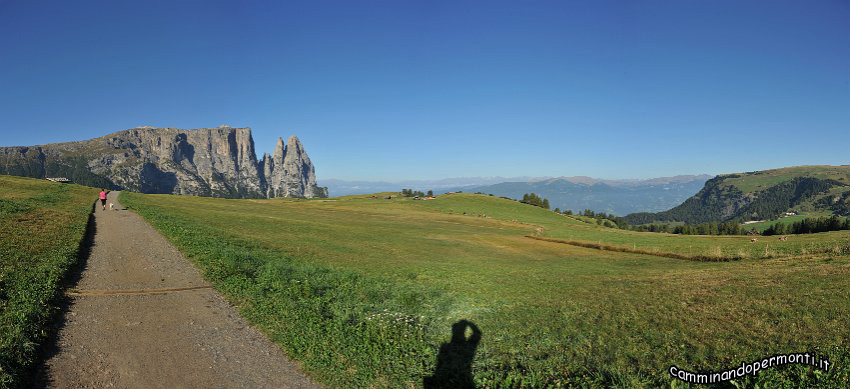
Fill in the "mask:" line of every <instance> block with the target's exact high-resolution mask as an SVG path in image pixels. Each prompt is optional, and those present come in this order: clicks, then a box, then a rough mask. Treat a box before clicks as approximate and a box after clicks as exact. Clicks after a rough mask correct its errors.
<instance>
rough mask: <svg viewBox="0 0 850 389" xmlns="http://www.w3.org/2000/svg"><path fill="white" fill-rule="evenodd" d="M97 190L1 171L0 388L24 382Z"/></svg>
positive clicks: (81, 236)
mask: <svg viewBox="0 0 850 389" xmlns="http://www.w3.org/2000/svg"><path fill="white" fill-rule="evenodd" d="M96 194H97V192H96V190H95V189H92V188H87V187H83V186H78V185H65V184H56V183H51V182H48V181H45V180H36V179H31V178H19V177H10V176H0V387H5V386H14V385H16V384H19V383H20V382H18V381H19V380H20V378H21V377H20V375H21V374H22V373H23V371H24V370H25V369H26V368H27V367H28V366H29V365H30V364H31V363H32V362H33V358H34V357H35V355H34V354H35V351H36V347H37V344H38V342H39V341H40V340H41V339H42V337H43V336H44V325H45V323H46V320H47V319H48V318H49V317H50V314H51V311H52V308H53V307H52V305H51V304H52V303H53V302H54V297H55V295H56V293H57V288H58V286H59V282H60V280H61V279H62V277H63V276H64V275H65V272H66V271H67V269H68V268H69V266H70V265H71V264H73V263H74V261H75V260H76V259H77V250H78V249H79V245H80V241H81V240H82V239H83V237H84V234H85V228H86V224H87V222H88V215H89V213H90V212H91V209H92V203H93V202H94V199H95V198H96V197H95V196H96Z"/></svg>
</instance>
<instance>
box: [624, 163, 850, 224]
mask: <svg viewBox="0 0 850 389" xmlns="http://www.w3.org/2000/svg"><path fill="white" fill-rule="evenodd" d="M790 211H794V212H795V213H796V212H798V211H803V212H828V213H833V214H836V215H843V216H847V215H850V166H847V165H842V166H830V165H808V166H791V167H785V168H778V169H769V170H762V171H753V172H745V173H733V174H722V175H718V176H717V177H714V178H712V179H711V180H708V181H706V183H705V186H704V187H703V188H702V189H700V191H699V192H697V194H695V195H694V196H692V197H690V198H688V199H687V200H685V201H684V202H683V203H682V204H680V205H678V206H676V207H673V208H671V209H669V210H666V211H663V212H656V213H648V212H642V213H633V214H629V215H627V216H625V217H624V219H625V221H626V222H628V223H629V224H648V223H655V222H684V223H689V224H698V223H707V222H728V221H737V222H744V221H750V220H770V219H775V218H776V217H778V216H780V215H781V214H782V213H784V212H790Z"/></svg>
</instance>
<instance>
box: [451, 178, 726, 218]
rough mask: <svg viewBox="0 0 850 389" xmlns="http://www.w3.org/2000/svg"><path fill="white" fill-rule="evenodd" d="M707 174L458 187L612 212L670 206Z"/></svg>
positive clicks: (689, 193)
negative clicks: (532, 194) (536, 196)
mask: <svg viewBox="0 0 850 389" xmlns="http://www.w3.org/2000/svg"><path fill="white" fill-rule="evenodd" d="M709 178H711V176H708V175H690V176H676V177H661V178H653V179H647V180H604V179H597V178H591V177H584V176H580V177H558V178H550V179H544V180H536V181H528V182H502V183H498V184H493V185H484V186H472V187H464V188H457V189H453V190H463V191H465V192H483V193H488V194H489V193H492V194H494V195H497V196H505V197H510V198H515V199H520V198H522V195H523V194H525V193H536V194H538V195H540V196H542V197H544V198H547V199H549V203H550V205H551V207H552V208H556V207H557V208H560V209H563V210H566V209H570V210H573V211H582V210H584V209H590V210H593V211H597V212H598V211H601V212H606V213H611V214H615V215H626V214H629V213H633V212H641V211H661V210H666V209H670V208H671V207H673V206H675V205H676V204H680V203H681V202H682V201H684V200H685V199H687V198H688V197H690V196H693V195H694V193H696V192H697V191H699V190H700V188H702V186H703V185H704V184H705V182H706V180H708V179H709Z"/></svg>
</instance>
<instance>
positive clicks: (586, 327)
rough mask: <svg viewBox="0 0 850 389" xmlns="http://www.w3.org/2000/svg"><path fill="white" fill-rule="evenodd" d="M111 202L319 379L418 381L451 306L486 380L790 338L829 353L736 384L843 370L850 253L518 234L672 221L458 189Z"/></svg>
mask: <svg viewBox="0 0 850 389" xmlns="http://www.w3.org/2000/svg"><path fill="white" fill-rule="evenodd" d="M122 202H123V203H124V205H127V206H129V207H131V209H133V210H134V211H136V212H139V213H140V214H141V215H142V216H143V217H144V218H145V219H147V220H148V221H150V222H151V223H152V224H153V225H154V226H155V227H156V228H157V229H159V230H160V231H161V232H162V233H163V234H164V235H165V236H167V237H168V238H169V239H170V240H171V241H172V242H174V243H175V245H176V246H177V247H178V248H179V249H180V250H181V251H182V252H184V253H185V254H186V255H187V256H188V257H189V258H191V259H192V260H193V261H194V262H195V263H196V264H197V265H198V266H199V267H200V268H201V269H202V270H203V271H204V274H205V276H206V277H207V278H208V279H210V280H211V281H212V282H213V283H214V284H215V285H216V287H217V288H219V289H220V290H222V291H223V292H224V293H225V294H226V295H227V296H229V297H230V298H231V300H232V301H234V302H235V303H236V304H237V305H239V307H240V309H241V312H242V313H243V315H245V316H246V317H247V318H248V319H249V320H250V321H251V322H253V323H255V324H256V325H257V326H258V327H259V328H261V329H262V330H263V331H264V332H265V333H266V334H268V335H269V336H270V338H271V339H273V340H274V341H275V342H277V343H278V344H280V345H281V347H282V348H283V349H284V350H286V351H287V352H288V353H289V354H290V356H292V357H293V358H295V359H297V360H299V361H301V362H302V363H303V365H304V367H305V369H306V370H307V371H309V372H310V373H311V374H312V375H313V376H314V377H316V378H317V379H318V380H319V381H320V382H323V383H325V384H327V385H329V386H332V387H418V386H421V384H422V379H423V377H425V376H428V375H429V374H432V373H433V372H434V369H435V367H436V363H435V361H436V357H437V352H438V350H439V348H440V344H441V343H443V342H446V341H448V340H449V336H450V329H451V324H452V323H454V322H456V321H458V320H462V319H466V320H470V321H472V322H474V323H476V324H477V326H478V327H479V328H480V329H481V331H482V332H483V336H482V340H481V343H480V345H479V346H478V349H477V353H476V354H475V359H474V363H473V365H472V373H473V375H474V379H475V381H476V383H477V384H478V385H479V386H481V387H569V386H578V387H599V386H619V387H657V386H678V384H677V382H676V381H673V380H672V379H671V377H670V376H669V374H668V372H667V369H668V368H669V366H670V365H673V364H675V365H677V366H679V367H680V368H684V369H688V370H692V371H706V370H721V369H726V368H731V367H736V366H740V363H741V362H742V361H752V360H760V359H761V358H763V357H766V356H770V355H774V354H778V353H790V352H817V353H819V354H821V355H824V356H826V357H828V358H829V360H830V362H832V363H833V366H834V368H833V369H831V370H830V371H829V372H819V371H816V370H812V369H810V368H808V367H803V366H799V365H789V366H785V367H779V368H772V369H770V370H766V371H763V372H761V373H759V375H758V376H757V377H756V378H747V379H741V380H737V381H736V382H735V384H736V385H743V386H749V387H752V386H755V385H759V387H797V386H800V385H802V386H811V387H843V386H846V384H847V383H848V382H850V368H848V366H850V363H849V362H850V358H848V349H847V342H848V333H847V328H850V304H847V301H848V300H850V288H847V284H846V280H847V277H848V275H850V259H848V258H847V257H846V256H802V257H793V258H782V259H769V260H765V259H743V260H739V261H734V262H700V261H685V260H681V259H672V258H663V257H658V256H652V255H640V254H629V253H620V252H611V251H603V250H593V249H588V248H582V247H575V246H570V245H564V244H560V243H553V242H546V241H539V240H533V239H528V238H526V237H524V236H525V235H529V234H543V235H548V234H552V235H558V234H562V235H576V236H583V237H585V238H586V239H587V241H596V240H601V239H603V238H604V239H606V240H608V241H616V242H618V244H622V245H624V246H631V245H633V244H637V242H641V239H647V241H646V242H641V244H647V245H649V243H651V244H661V243H658V242H663V243H667V242H666V241H665V239H670V238H668V237H667V236H665V235H659V234H652V233H643V234H641V233H632V232H628V231H619V230H613V229H603V228H602V227H596V226H591V225H588V224H586V223H583V222H580V221H577V220H573V219H569V218H565V217H563V216H559V215H555V214H554V213H552V212H549V211H546V210H543V209H540V208H537V207H531V206H526V205H522V204H519V203H516V202H513V201H508V200H503V199H498V198H493V197H489V196H475V195H466V194H460V195H449V196H440V198H438V199H437V200H430V201H415V200H412V199H403V198H402V199H393V200H385V199H382V198H378V199H370V198H368V197H365V196H364V197H355V196H352V197H347V198H345V199H335V200H334V199H331V200H313V201H305V200H285V199H273V200H226V199H211V198H199V197H180V196H170V195H140V194H133V193H126V194H123V195H122ZM818 235H820V234H818ZM824 236H827V238H824V237H823V236H822V237H821V239H832V238H829V236H831V235H824ZM652 239H661V240H660V241H655V240H652ZM676 239H681V240H679V241H677V243H676V244H678V245H679V246H677V245H676V244H674V245H662V246H661V247H662V248H665V249H668V250H671V251H675V250H676V249H677V247H680V246H681V245H683V244H684V245H701V244H704V243H700V242H706V241H707V242H710V243H709V245H723V244H726V243H729V244H732V245H735V244H739V243H738V241H736V240H725V239H717V238H715V237H712V238H708V237H687V236H681V237H680V236H676ZM748 243H749V242H748ZM721 250H726V249H725V248H723V247H722V246H721Z"/></svg>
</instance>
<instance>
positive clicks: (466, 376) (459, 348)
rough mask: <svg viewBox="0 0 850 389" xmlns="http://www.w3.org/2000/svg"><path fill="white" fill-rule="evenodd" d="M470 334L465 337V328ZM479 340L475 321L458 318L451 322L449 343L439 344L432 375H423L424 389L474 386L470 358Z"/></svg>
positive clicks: (479, 334)
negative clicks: (456, 320) (470, 331)
mask: <svg viewBox="0 0 850 389" xmlns="http://www.w3.org/2000/svg"><path fill="white" fill-rule="evenodd" d="M467 327H468V328H470V329H471V330H472V334H471V335H470V336H469V337H468V338H467V337H466V329H467ZM480 341H481V330H480V329H478V326H476V325H475V323H472V322H471V321H468V320H460V321H458V322H456V323H454V324H452V339H451V341H450V342H449V343H443V344H442V345H440V351H439V353H438V354H437V368H436V369H434V375H432V376H430V377H425V379H424V380H423V386H424V387H425V388H426V389H437V388H475V381H474V380H473V379H472V360H473V358H474V357H475V350H476V348H478V342H480Z"/></svg>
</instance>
